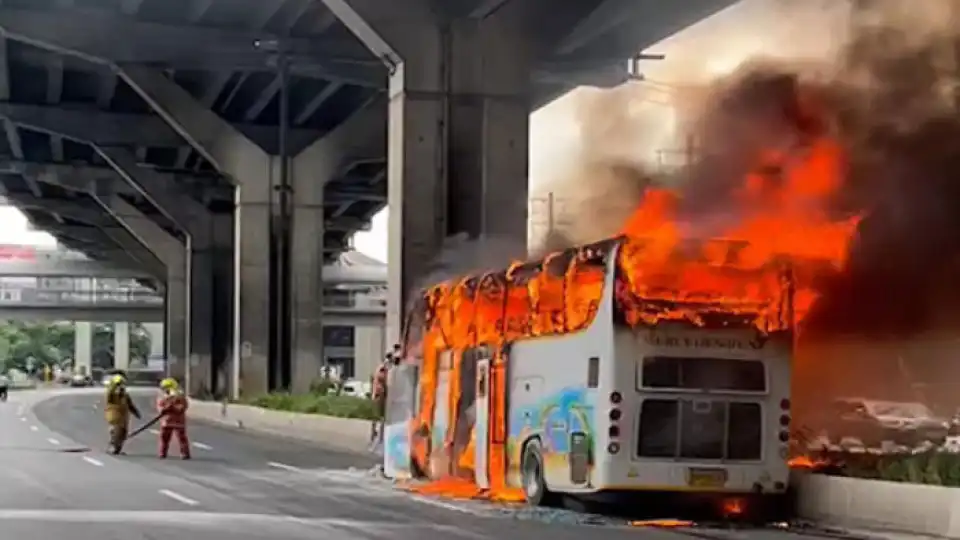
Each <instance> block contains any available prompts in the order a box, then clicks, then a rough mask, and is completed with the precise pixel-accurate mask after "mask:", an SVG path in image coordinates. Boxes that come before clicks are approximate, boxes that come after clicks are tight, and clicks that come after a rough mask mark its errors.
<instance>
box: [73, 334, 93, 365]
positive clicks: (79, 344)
mask: <svg viewBox="0 0 960 540" xmlns="http://www.w3.org/2000/svg"><path fill="white" fill-rule="evenodd" d="M73 332H74V333H73V372H74V373H80V374H83V375H90V374H91V369H92V368H93V324H91V323H89V322H85V321H84V322H80V321H78V322H75V323H74V330H73Z"/></svg>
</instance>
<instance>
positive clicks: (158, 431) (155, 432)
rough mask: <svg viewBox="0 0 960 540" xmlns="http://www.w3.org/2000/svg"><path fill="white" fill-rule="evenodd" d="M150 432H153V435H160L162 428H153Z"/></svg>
mask: <svg viewBox="0 0 960 540" xmlns="http://www.w3.org/2000/svg"><path fill="white" fill-rule="evenodd" d="M150 433H151V434H152V435H159V434H160V430H159V429H151V430H150Z"/></svg>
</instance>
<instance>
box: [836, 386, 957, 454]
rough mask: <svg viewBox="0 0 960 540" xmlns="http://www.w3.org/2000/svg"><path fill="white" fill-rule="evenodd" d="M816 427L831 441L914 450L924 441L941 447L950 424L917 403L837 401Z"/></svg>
mask: <svg viewBox="0 0 960 540" xmlns="http://www.w3.org/2000/svg"><path fill="white" fill-rule="evenodd" d="M818 425H819V426H820V427H821V428H822V429H823V430H824V431H825V432H826V435H827V437H828V438H829V439H830V440H831V441H840V440H842V439H843V438H845V437H849V438H854V439H859V440H860V441H861V442H862V443H863V444H864V446H866V447H868V448H873V447H877V446H880V445H881V444H882V443H883V442H885V441H890V442H893V443H896V444H900V445H904V446H911V447H913V446H917V445H919V444H920V443H922V442H924V441H930V442H932V443H934V444H937V445H941V444H943V443H944V442H945V441H946V438H947V434H948V431H949V429H950V422H949V421H948V420H947V419H945V418H940V417H938V416H936V415H934V414H933V412H932V411H930V409H929V408H928V407H927V406H926V405H924V404H923V403H919V402H900V401H882V400H873V399H864V398H840V399H837V400H834V402H833V404H832V406H831V407H829V410H827V411H824V414H823V416H822V417H821V419H820V422H818Z"/></svg>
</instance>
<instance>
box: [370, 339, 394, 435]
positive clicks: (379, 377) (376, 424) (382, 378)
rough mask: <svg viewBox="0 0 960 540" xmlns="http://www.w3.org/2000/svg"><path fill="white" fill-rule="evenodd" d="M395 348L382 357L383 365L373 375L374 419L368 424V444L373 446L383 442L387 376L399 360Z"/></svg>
mask: <svg viewBox="0 0 960 540" xmlns="http://www.w3.org/2000/svg"><path fill="white" fill-rule="evenodd" d="M396 349H397V348H396V347H395V348H394V351H387V354H386V355H385V357H384V360H383V363H382V364H380V366H379V367H378V368H377V372H376V373H375V374H374V375H373V392H372V394H373V396H372V397H373V403H374V407H375V409H376V414H375V416H376V419H375V420H374V421H373V422H370V444H371V445H374V444H376V443H377V442H378V441H382V440H383V425H384V422H385V420H386V410H387V374H388V373H389V371H390V368H391V367H392V366H393V365H395V364H396V360H397V359H398V358H399V353H398V352H396Z"/></svg>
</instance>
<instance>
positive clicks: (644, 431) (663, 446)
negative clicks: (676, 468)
mask: <svg viewBox="0 0 960 540" xmlns="http://www.w3.org/2000/svg"><path fill="white" fill-rule="evenodd" d="M679 408H680V404H679V403H678V402H677V400H675V399H645V400H643V404H642V405H641V406H640V433H639V435H638V439H639V440H638V444H637V455H639V456H640V457H649V458H672V457H674V456H676V454H677V441H678V440H679V435H680V434H679V430H678V425H679V419H680V416H679V412H678V411H679Z"/></svg>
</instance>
